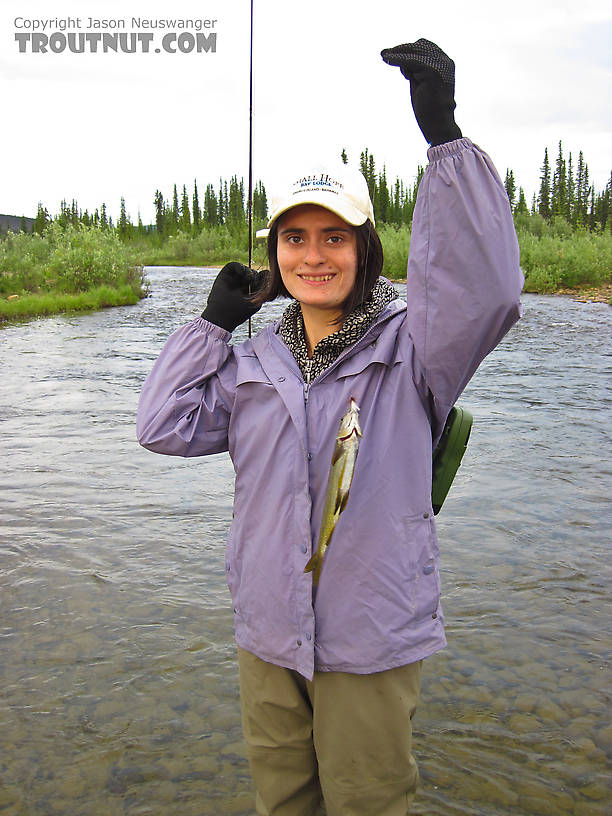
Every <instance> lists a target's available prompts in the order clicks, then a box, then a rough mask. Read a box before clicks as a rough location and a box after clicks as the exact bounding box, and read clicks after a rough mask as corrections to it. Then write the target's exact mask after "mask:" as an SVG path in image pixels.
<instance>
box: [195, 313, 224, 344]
mask: <svg viewBox="0 0 612 816" xmlns="http://www.w3.org/2000/svg"><path fill="white" fill-rule="evenodd" d="M191 325H192V326H193V327H194V329H197V330H198V331H201V332H203V333H204V334H207V335H209V336H210V337H213V338H214V339H215V340H223V341H224V342H225V343H229V341H230V340H231V339H232V333H231V332H228V331H227V330H226V329H222V328H221V326H217V324H216V323H211V322H210V320H206V318H204V317H196V318H195V320H192V321H191Z"/></svg>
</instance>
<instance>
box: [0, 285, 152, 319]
mask: <svg viewBox="0 0 612 816" xmlns="http://www.w3.org/2000/svg"><path fill="white" fill-rule="evenodd" d="M140 298H141V295H140V293H139V292H136V291H135V290H134V287H133V286H131V285H130V284H124V285H123V286H119V287H117V288H114V287H112V286H106V285H103V286H97V287H95V288H94V289H90V290H88V291H87V292H76V293H73V294H70V293H59V294H55V293H47V294H31V295H24V296H23V297H19V298H18V299H16V300H10V301H7V300H0V322H8V321H12V320H26V319H30V318H33V317H45V316H48V315H53V314H61V313H63V312H92V311H95V310H97V309H104V308H106V307H108V306H127V305H134V304H135V303H138V301H139V300H140Z"/></svg>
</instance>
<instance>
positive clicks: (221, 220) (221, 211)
mask: <svg viewBox="0 0 612 816" xmlns="http://www.w3.org/2000/svg"><path fill="white" fill-rule="evenodd" d="M225 187H226V190H227V184H226V185H225ZM218 202H219V203H218V207H217V223H218V224H225V196H224V194H223V179H219V198H218Z"/></svg>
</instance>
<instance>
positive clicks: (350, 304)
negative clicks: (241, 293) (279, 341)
mask: <svg viewBox="0 0 612 816" xmlns="http://www.w3.org/2000/svg"><path fill="white" fill-rule="evenodd" d="M279 221H280V219H277V220H276V221H275V222H274V224H272V226H271V227H270V232H269V233H268V263H269V265H270V269H269V270H266V272H265V277H264V282H263V285H262V287H261V289H260V290H259V291H258V292H256V294H255V295H253V298H252V300H253V302H254V303H257V304H258V305H261V304H262V303H266V302H267V301H269V300H274V299H275V298H277V297H291V295H290V294H289V292H288V291H287V289H286V288H285V284H284V283H283V279H282V278H281V273H280V269H279V266H278V260H277V257H276V247H277V243H278V223H279ZM353 229H354V230H355V239H356V242H357V277H356V278H355V286H354V287H353V290H352V292H351V294H350V295H349V296H348V298H347V299H346V300H345V302H344V304H343V306H342V312H341V314H340V317H339V318H338V320H337V321H336V322H337V323H343V322H344V320H346V318H347V317H348V316H349V315H350V314H351V312H353V311H354V310H355V309H356V308H357V306H359V305H360V304H362V303H363V302H364V301H365V300H367V299H368V297H369V296H370V294H371V292H372V289H373V288H374V285H375V284H376V281H377V280H378V278H379V276H380V274H381V272H382V266H383V249H382V244H381V243H380V238H379V237H378V233H377V232H376V230H375V229H374V225H373V224H372V222H371V221H370V220H369V219H368V220H367V221H366V222H365V224H362V225H361V226H359V227H353Z"/></svg>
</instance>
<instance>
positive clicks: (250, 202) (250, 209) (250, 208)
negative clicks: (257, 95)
mask: <svg viewBox="0 0 612 816" xmlns="http://www.w3.org/2000/svg"><path fill="white" fill-rule="evenodd" d="M247 212H248V219H249V269H250V268H251V264H252V261H253V0H251V44H250V48H249V198H248V201H247ZM249 294H251V287H250V286H249ZM251 335H252V326H251V318H250V317H249V338H250V337H251Z"/></svg>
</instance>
